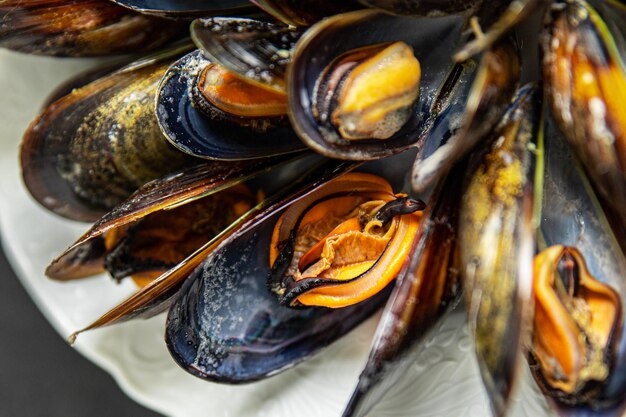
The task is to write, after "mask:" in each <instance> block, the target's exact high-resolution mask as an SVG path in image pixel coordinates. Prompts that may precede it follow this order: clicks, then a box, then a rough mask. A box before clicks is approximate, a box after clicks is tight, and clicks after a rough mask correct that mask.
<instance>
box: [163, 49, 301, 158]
mask: <svg viewBox="0 0 626 417" xmlns="http://www.w3.org/2000/svg"><path fill="white" fill-rule="evenodd" d="M209 63H210V61H209V60H207V59H206V58H205V57H204V56H203V54H202V52H201V51H200V50H197V51H194V52H192V53H190V54H188V55H186V56H184V57H183V58H181V59H180V60H178V61H177V62H176V63H174V65H172V66H171V67H170V68H169V69H168V71H167V73H166V74H165V76H164V77H163V81H162V82H161V85H160V87H159V92H158V98H157V116H158V119H159V124H160V126H161V129H162V130H163V132H164V133H165V135H166V136H167V137H168V139H169V141H170V142H171V143H172V144H173V145H174V146H176V147H177V148H178V149H180V150H181V151H183V152H185V153H188V154H190V155H195V156H199V157H202V158H207V159H215V160H241V159H254V158H262V157H267V156H273V155H282V154H287V153H291V152H295V151H298V150H301V149H303V148H304V145H303V144H302V142H300V140H299V139H298V137H297V135H296V134H295V133H294V132H293V130H292V129H291V128H289V127H283V128H276V129H273V130H271V131H269V132H267V133H258V132H255V131H253V130H251V129H248V128H245V127H241V126H237V125H236V124H235V123H230V122H223V121H217V120H212V119H210V118H209V117H208V116H206V115H205V114H204V113H202V112H201V111H200V110H199V109H197V108H195V107H194V106H193V104H192V101H191V97H190V89H192V88H193V87H194V82H195V81H196V78H197V77H198V74H199V73H200V71H201V70H202V68H204V67H206V65H209Z"/></svg>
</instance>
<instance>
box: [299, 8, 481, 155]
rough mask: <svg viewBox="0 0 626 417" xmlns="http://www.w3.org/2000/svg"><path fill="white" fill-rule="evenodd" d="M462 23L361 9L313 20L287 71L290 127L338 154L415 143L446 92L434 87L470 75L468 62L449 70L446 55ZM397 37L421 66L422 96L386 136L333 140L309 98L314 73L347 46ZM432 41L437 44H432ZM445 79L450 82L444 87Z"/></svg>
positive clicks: (379, 151)
mask: <svg viewBox="0 0 626 417" xmlns="http://www.w3.org/2000/svg"><path fill="white" fill-rule="evenodd" d="M462 25H463V19H462V18H460V17H442V18H437V19H419V20H418V19H416V18H411V17H397V16H391V15H388V14H385V13H383V12H379V11H373V10H362V11H356V12H351V13H345V14H342V15H337V16H333V17H331V18H328V19H326V20H324V21H322V22H320V23H318V24H317V25H315V26H313V27H312V28H311V29H309V30H308V31H307V32H306V33H305V34H304V35H303V36H302V38H301V39H300V41H299V42H298V44H297V45H296V50H295V52H294V54H293V60H292V64H291V66H290V68H289V72H288V77H287V78H288V96H289V101H290V102H289V106H290V113H289V116H290V119H291V122H292V125H293V126H294V129H295V130H296V131H297V132H298V135H299V136H300V138H301V139H302V140H303V141H304V143H305V144H306V145H307V146H309V147H310V148H312V149H314V150H315V151H316V152H319V153H321V154H323V155H326V156H329V157H333V158H339V159H355V160H369V159H376V158H381V157H384V156H389V155H393V154H395V153H398V152H400V151H402V150H405V149H407V148H409V147H411V146H415V145H416V143H417V142H418V141H419V139H420V137H422V136H423V135H424V134H425V133H426V131H427V130H428V129H429V128H430V127H431V126H432V120H430V119H431V118H436V117H437V115H436V114H435V111H436V110H442V109H439V108H437V109H435V108H434V107H436V105H437V104H438V103H436V100H440V99H442V94H443V95H447V94H446V93H441V94H438V93H437V92H439V91H440V89H442V88H446V89H448V90H450V91H451V90H453V89H455V88H456V87H458V85H459V84H462V83H464V82H469V79H470V78H471V73H472V71H471V70H470V68H469V66H468V67H465V68H464V67H459V68H457V69H456V70H455V72H454V73H451V72H452V70H453V67H454V65H453V63H452V62H451V59H450V56H451V54H452V51H453V50H454V49H455V48H456V47H457V46H458V43H459V42H460V39H461V33H460V31H461V27H462ZM337 39H341V41H340V42H338V41H337ZM395 41H404V42H405V43H406V44H407V45H409V46H410V47H412V49H413V52H414V54H415V56H416V58H417V59H418V60H419V61H420V66H421V68H423V71H422V77H421V83H420V87H419V90H420V93H419V97H420V98H419V100H418V102H417V104H416V105H415V108H414V109H413V110H412V112H411V113H410V118H409V120H408V121H407V122H406V124H404V125H403V126H402V128H401V129H400V130H399V131H398V132H396V133H395V134H393V135H392V136H391V137H389V138H388V139H385V140H358V141H353V142H355V143H350V144H344V143H338V141H337V140H335V136H337V135H338V134H337V133H336V132H334V131H329V129H328V128H327V127H325V126H322V125H321V124H320V123H319V122H318V121H317V120H316V118H315V117H314V115H313V114H314V112H313V100H312V98H313V96H314V94H315V90H316V83H317V82H318V79H319V78H320V76H322V74H323V73H324V70H325V69H326V68H327V67H328V66H329V64H330V63H331V62H332V61H333V60H335V59H336V58H337V57H338V56H340V55H341V54H343V53H345V52H347V51H352V50H355V49H357V48H360V47H364V46H370V45H374V44H380V43H384V42H395ZM435 43H436V44H437V46H438V47H437V48H432V45H433V44H435ZM453 78H454V80H452V79H453ZM446 81H449V82H448V83H447V85H446V86H445V87H444V84H446ZM450 91H448V93H449V92H450ZM329 135H330V136H329ZM329 139H330V140H329Z"/></svg>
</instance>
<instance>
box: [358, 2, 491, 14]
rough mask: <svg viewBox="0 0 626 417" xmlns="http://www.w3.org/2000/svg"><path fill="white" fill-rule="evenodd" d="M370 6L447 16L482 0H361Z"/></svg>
mask: <svg viewBox="0 0 626 417" xmlns="http://www.w3.org/2000/svg"><path fill="white" fill-rule="evenodd" d="M359 2H360V3H361V4H364V5H366V6H368V7H376V8H379V9H382V10H385V11H387V12H390V13H394V14H399V15H417V16H432V17H437V16H445V15H448V14H454V13H462V12H466V11H468V10H472V9H474V8H476V7H477V5H479V4H481V3H482V0H469V1H468V0H446V1H441V0H408V1H407V0H359Z"/></svg>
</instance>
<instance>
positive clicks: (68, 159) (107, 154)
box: [21, 51, 196, 221]
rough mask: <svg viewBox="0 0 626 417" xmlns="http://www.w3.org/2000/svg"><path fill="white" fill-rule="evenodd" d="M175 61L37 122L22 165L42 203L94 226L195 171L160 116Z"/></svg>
mask: <svg viewBox="0 0 626 417" xmlns="http://www.w3.org/2000/svg"><path fill="white" fill-rule="evenodd" d="M171 53H172V54H176V53H177V51H172V52H171ZM169 56H170V55H169V53H168V55H166V56H165V57H159V58H155V59H149V60H146V61H142V62H140V63H137V64H131V65H129V66H128V67H125V68H123V69H121V70H119V71H116V72H114V73H112V74H110V75H108V76H106V77H104V78H101V79H99V80H97V81H94V82H92V83H90V84H88V85H86V86H84V87H82V88H79V89H77V90H74V91H73V92H71V93H70V94H68V95H67V96H65V97H63V98H61V99H59V100H58V101H56V102H54V103H53V104H51V105H50V106H48V107H47V108H46V109H45V110H44V112H43V113H42V114H41V115H40V116H39V117H38V118H37V119H36V120H35V121H33V123H32V124H31V126H30V127H29V129H28V130H27V131H26V133H25V135H24V139H23V140H22V144H21V164H22V173H23V178H24V182H25V183H26V186H27V187H28V189H29V191H30V192H31V194H32V195H33V196H34V197H35V199H36V200H37V201H38V202H39V203H41V204H42V205H43V206H45V207H46V208H48V209H50V210H52V211H53V212H55V213H57V214H59V215H61V216H65V217H68V218H71V219H75V220H82V221H94V220H97V219H98V218H99V217H100V216H102V215H103V214H104V213H106V212H107V211H108V210H110V209H112V208H113V207H114V206H115V205H117V204H118V203H120V202H121V201H122V200H123V199H125V198H126V197H128V196H129V195H130V194H132V192H133V191H135V190H136V189H137V188H139V187H140V186H142V185H143V184H145V183H147V182H148V181H151V180H153V179H155V178H158V177H160V176H163V175H164V174H166V173H168V172H171V171H174V170H176V169H179V168H180V167H182V166H184V165H189V164H193V163H196V161H195V160H194V159H193V158H191V157H189V156H187V155H185V154H183V153H181V152H178V151H177V150H176V149H175V148H173V147H172V146H171V145H169V143H168V142H167V140H166V139H165V137H164V136H163V135H162V133H161V132H160V130H159V127H158V125H157V120H156V116H155V114H154V108H153V100H154V96H155V94H156V88H157V86H158V83H159V81H160V79H161V77H162V75H163V74H164V72H165V70H166V69H167V66H168V63H169V61H168V59H171V58H168V57H169ZM130 97H132V98H133V100H129V98H130Z"/></svg>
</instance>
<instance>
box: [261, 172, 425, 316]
mask: <svg viewBox="0 0 626 417" xmlns="http://www.w3.org/2000/svg"><path fill="white" fill-rule="evenodd" d="M423 208H424V204H423V203H422V202H421V201H418V200H413V199H410V198H408V197H407V196H406V195H394V193H393V191H392V189H391V186H390V185H389V183H387V182H386V181H385V180H384V179H382V178H380V177H377V176H373V175H371V174H347V175H344V176H342V177H341V178H338V179H336V180H334V181H332V182H329V183H328V184H326V185H324V186H323V187H320V188H319V189H318V190H317V191H316V192H315V193H313V194H311V195H310V196H308V197H306V198H303V199H302V200H300V201H298V202H296V203H294V204H292V205H291V206H290V207H289V208H288V209H287V210H286V211H285V212H284V213H283V214H282V216H281V217H280V218H279V219H278V221H277V222H276V225H275V226H274V232H273V235H272V242H271V248H270V252H269V255H270V257H269V263H270V265H271V267H272V269H271V274H270V278H269V281H268V286H269V288H270V290H271V291H272V292H273V293H275V294H276V295H277V296H278V297H279V300H280V302H281V304H285V305H290V306H297V305H309V306H324V307H333V308H338V307H345V306H348V305H351V304H355V303H358V302H360V301H363V300H365V299H367V298H369V297H371V296H372V295H374V294H376V293H378V292H379V291H381V290H382V289H383V288H385V287H386V286H387V284H389V282H390V281H391V280H393V279H394V278H395V277H396V275H397V274H398V273H399V272H400V269H401V268H402V266H403V265H404V262H405V260H406V256H407V253H408V250H409V248H410V244H411V242H412V241H413V239H414V238H415V234H416V233H417V229H418V226H419V220H420V216H419V214H414V213H415V212H417V211H418V210H421V209H423Z"/></svg>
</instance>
